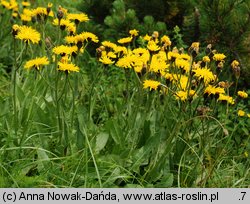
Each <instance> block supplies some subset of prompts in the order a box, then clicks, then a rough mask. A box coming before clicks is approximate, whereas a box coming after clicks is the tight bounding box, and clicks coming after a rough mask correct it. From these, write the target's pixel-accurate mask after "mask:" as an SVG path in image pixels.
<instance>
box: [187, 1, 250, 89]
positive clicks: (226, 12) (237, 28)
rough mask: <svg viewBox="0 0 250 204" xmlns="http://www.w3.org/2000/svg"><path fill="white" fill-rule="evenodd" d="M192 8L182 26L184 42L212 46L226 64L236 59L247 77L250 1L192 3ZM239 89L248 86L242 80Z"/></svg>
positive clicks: (247, 83)
mask: <svg viewBox="0 0 250 204" xmlns="http://www.w3.org/2000/svg"><path fill="white" fill-rule="evenodd" d="M193 8H194V12H193V14H192V15H189V16H186V18H185V22H184V28H185V29H184V30H185V33H184V36H185V41H186V42H188V43H191V42H193V41H200V42H201V43H202V45H203V46H206V45H207V44H212V46H213V48H214V49H216V50H220V51H221V52H225V54H226V55H227V59H229V60H228V61H232V60H233V59H238V60H239V61H240V63H241V68H242V71H243V75H246V74H247V76H249V73H250V71H249V69H250V67H249V56H250V55H249V51H250V49H249V38H250V1H249V0H241V1H235V0H202V1H193ZM190 28H191V29H190ZM246 78H247V77H246ZM242 85H244V86H246V85H247V86H249V82H247V81H246V79H245V84H242Z"/></svg>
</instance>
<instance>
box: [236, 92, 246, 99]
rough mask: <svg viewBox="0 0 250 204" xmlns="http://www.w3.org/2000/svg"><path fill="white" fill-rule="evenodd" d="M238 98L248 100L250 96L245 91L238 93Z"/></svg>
mask: <svg viewBox="0 0 250 204" xmlns="http://www.w3.org/2000/svg"><path fill="white" fill-rule="evenodd" d="M237 94H238V96H239V97H241V98H247V97H248V94H247V93H246V92H245V91H238V93H237Z"/></svg>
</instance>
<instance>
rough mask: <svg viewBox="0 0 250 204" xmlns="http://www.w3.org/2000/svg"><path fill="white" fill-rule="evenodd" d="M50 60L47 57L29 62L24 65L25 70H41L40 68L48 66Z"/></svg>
mask: <svg viewBox="0 0 250 204" xmlns="http://www.w3.org/2000/svg"><path fill="white" fill-rule="evenodd" d="M48 64H49V60H48V58H47V57H37V58H35V59H32V60H29V61H27V62H26V64H25V65H24V68H25V69H32V68H35V69H36V70H40V68H41V67H42V66H44V65H48Z"/></svg>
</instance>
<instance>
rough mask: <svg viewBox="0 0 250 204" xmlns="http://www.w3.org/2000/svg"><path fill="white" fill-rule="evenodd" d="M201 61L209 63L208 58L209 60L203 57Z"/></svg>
mask: <svg viewBox="0 0 250 204" xmlns="http://www.w3.org/2000/svg"><path fill="white" fill-rule="evenodd" d="M202 61H203V62H210V58H209V57H208V56H204V57H203V58H202Z"/></svg>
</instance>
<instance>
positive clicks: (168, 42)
mask: <svg viewBox="0 0 250 204" xmlns="http://www.w3.org/2000/svg"><path fill="white" fill-rule="evenodd" d="M161 43H163V44H164V45H165V46H171V44H172V42H171V40H170V38H169V37H168V36H166V35H164V36H162V38H161Z"/></svg>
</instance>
